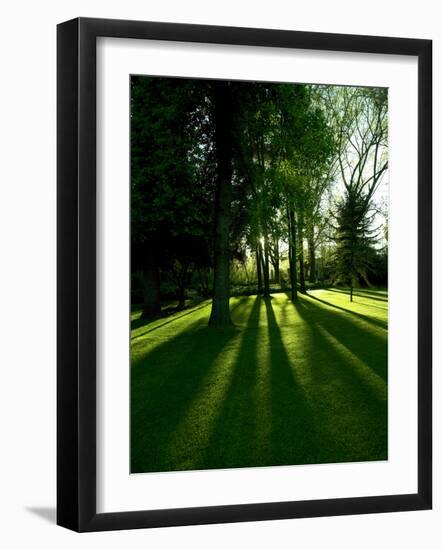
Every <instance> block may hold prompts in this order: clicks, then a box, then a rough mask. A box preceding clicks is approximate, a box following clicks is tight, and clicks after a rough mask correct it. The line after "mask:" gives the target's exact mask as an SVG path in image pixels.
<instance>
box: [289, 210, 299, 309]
mask: <svg viewBox="0 0 443 550" xmlns="http://www.w3.org/2000/svg"><path fill="white" fill-rule="evenodd" d="M288 230H289V231H288V234H289V272H290V275H291V298H292V301H293V302H295V301H296V300H297V299H298V294H297V229H296V225H295V215H294V209H293V208H292V207H291V208H288Z"/></svg>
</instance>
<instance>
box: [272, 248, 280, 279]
mask: <svg viewBox="0 0 443 550" xmlns="http://www.w3.org/2000/svg"><path fill="white" fill-rule="evenodd" d="M273 256H274V261H273V262H272V265H273V266H274V282H275V283H277V284H279V283H280V258H279V247H278V239H276V240H275V242H274V255H273Z"/></svg>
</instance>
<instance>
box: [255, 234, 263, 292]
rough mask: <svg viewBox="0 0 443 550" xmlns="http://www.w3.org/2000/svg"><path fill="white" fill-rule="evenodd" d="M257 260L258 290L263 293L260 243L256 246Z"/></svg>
mask: <svg viewBox="0 0 443 550" xmlns="http://www.w3.org/2000/svg"><path fill="white" fill-rule="evenodd" d="M255 262H256V264H257V290H258V293H259V294H263V279H262V273H261V263H262V259H261V251H260V244H259V243H257V245H256V247H255Z"/></svg>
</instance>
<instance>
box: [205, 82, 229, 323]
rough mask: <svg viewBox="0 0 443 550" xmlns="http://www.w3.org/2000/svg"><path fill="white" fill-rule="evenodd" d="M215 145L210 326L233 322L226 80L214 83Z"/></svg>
mask: <svg viewBox="0 0 443 550" xmlns="http://www.w3.org/2000/svg"><path fill="white" fill-rule="evenodd" d="M213 89H214V107H215V147H216V157H217V190H216V196H215V239H214V296H213V299H212V310H211V316H210V318H209V324H210V325H211V326H226V325H230V324H232V321H231V314H230V311H229V260H230V258H229V227H230V223H231V196H232V137H233V131H232V123H233V116H232V107H233V106H232V97H231V94H232V92H231V89H230V85H229V83H227V82H221V81H219V82H215V83H214V84H213Z"/></svg>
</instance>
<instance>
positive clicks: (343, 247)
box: [324, 87, 388, 301]
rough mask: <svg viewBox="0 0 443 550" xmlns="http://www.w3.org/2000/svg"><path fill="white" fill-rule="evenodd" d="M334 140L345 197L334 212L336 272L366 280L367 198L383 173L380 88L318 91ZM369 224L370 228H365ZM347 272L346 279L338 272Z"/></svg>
mask: <svg viewBox="0 0 443 550" xmlns="http://www.w3.org/2000/svg"><path fill="white" fill-rule="evenodd" d="M324 92H325V97H326V101H327V105H328V108H329V111H330V113H331V116H332V120H333V126H334V130H335V136H336V155H337V161H338V166H339V173H340V179H341V182H342V184H343V186H344V189H345V193H344V197H343V199H342V200H341V201H339V203H338V206H337V214H336V215H335V219H336V221H337V222H338V227H337V269H338V273H339V275H340V276H341V277H342V278H343V277H344V278H345V279H346V280H347V281H348V284H349V287H350V299H351V301H352V292H353V287H354V286H355V282H356V279H357V276H358V275H359V274H360V275H361V276H362V277H363V278H365V277H367V265H366V264H367V261H366V260H365V258H364V254H365V252H367V249H368V245H369V244H370V241H371V239H373V238H374V237H373V229H372V226H373V221H374V214H373V198H374V195H375V192H376V191H377V189H378V187H379V185H380V183H381V181H382V179H383V177H384V175H385V173H386V171H387V169H388V158H387V154H388V153H387V146H388V144H387V137H388V120H387V113H388V103H387V90H386V89H384V88H351V87H343V88H332V87H327V88H325V89H324ZM371 224H372V225H371ZM345 266H347V267H348V268H349V270H350V271H349V273H348V274H346V273H345V272H344V268H345Z"/></svg>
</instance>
